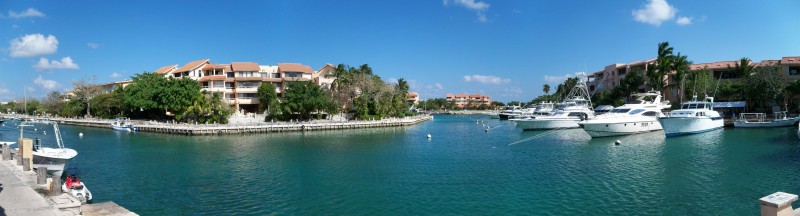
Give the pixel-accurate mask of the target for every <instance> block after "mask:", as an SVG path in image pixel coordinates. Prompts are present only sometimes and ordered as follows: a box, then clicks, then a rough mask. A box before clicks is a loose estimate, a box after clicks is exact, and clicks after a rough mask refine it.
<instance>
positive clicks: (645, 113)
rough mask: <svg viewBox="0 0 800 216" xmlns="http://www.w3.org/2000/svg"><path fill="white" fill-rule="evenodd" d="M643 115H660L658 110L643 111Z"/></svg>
mask: <svg viewBox="0 0 800 216" xmlns="http://www.w3.org/2000/svg"><path fill="white" fill-rule="evenodd" d="M642 115H643V116H658V112H656V111H647V112H644V113H642Z"/></svg>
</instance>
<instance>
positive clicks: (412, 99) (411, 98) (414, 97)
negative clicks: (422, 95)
mask: <svg viewBox="0 0 800 216" xmlns="http://www.w3.org/2000/svg"><path fill="white" fill-rule="evenodd" d="M406 102H408V103H411V104H412V105H414V106H416V105H417V104H419V94H418V93H416V92H409V93H408V97H406Z"/></svg>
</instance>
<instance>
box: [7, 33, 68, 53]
mask: <svg viewBox="0 0 800 216" xmlns="http://www.w3.org/2000/svg"><path fill="white" fill-rule="evenodd" d="M9 44H11V48H9V49H8V55H10V56H11V57H36V56H41V55H47V54H53V53H55V52H56V50H58V39H56V36H53V35H48V36H47V37H45V36H44V35H42V34H29V35H25V36H22V37H19V38H14V39H12V40H11V41H10V42H9Z"/></svg>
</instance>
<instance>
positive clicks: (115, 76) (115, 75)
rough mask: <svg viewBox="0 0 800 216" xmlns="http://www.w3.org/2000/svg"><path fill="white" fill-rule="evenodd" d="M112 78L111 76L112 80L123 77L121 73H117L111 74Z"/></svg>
mask: <svg viewBox="0 0 800 216" xmlns="http://www.w3.org/2000/svg"><path fill="white" fill-rule="evenodd" d="M110 76H111V78H119V77H121V76H122V74H120V73H117V72H114V73H111V75H110Z"/></svg>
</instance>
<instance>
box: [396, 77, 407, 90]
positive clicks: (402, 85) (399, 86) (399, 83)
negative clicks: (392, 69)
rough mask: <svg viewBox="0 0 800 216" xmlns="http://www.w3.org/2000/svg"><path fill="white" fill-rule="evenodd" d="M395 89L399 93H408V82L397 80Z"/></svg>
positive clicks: (402, 79) (401, 79)
mask: <svg viewBox="0 0 800 216" xmlns="http://www.w3.org/2000/svg"><path fill="white" fill-rule="evenodd" d="M397 89H398V90H400V92H401V93H408V89H409V86H408V81H406V79H404V78H400V79H397Z"/></svg>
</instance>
